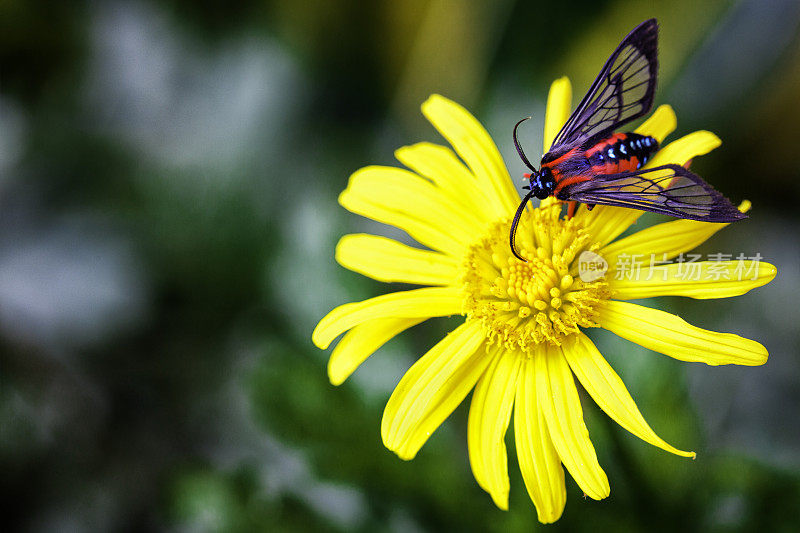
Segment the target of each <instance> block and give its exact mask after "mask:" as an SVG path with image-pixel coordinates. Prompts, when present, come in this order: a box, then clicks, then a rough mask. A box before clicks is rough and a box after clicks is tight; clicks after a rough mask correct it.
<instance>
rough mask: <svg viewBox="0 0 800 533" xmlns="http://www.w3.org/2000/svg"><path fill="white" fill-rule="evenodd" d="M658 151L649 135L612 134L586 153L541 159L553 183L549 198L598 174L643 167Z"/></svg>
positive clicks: (616, 172) (548, 156) (656, 144)
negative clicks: (554, 186) (551, 194)
mask: <svg viewBox="0 0 800 533" xmlns="http://www.w3.org/2000/svg"><path fill="white" fill-rule="evenodd" d="M656 151H658V141H657V140H656V139H655V138H654V137H650V136H649V135H639V134H638V133H615V134H613V135H611V136H609V137H606V138H605V139H601V140H600V141H598V142H597V143H595V144H594V145H592V146H591V147H589V148H587V149H586V150H583V151H581V150H580V149H578V148H573V149H571V150H569V151H568V152H566V153H564V154H563V155H559V156H558V157H555V158H554V157H553V156H552V155H551V154H547V155H546V156H545V157H544V158H542V167H543V168H544V167H548V168H549V169H550V170H551V172H552V173H553V177H554V178H555V180H556V188H555V190H554V191H553V196H556V197H559V193H560V192H561V191H562V189H563V188H564V187H567V186H569V185H572V184H574V183H579V182H582V181H588V180H590V179H592V176H597V175H599V174H618V173H620V172H629V171H633V170H637V169H639V168H641V167H642V166H644V164H645V163H647V161H648V160H650V158H651V157H652V156H653V154H654V153H656Z"/></svg>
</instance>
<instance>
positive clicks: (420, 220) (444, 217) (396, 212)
mask: <svg viewBox="0 0 800 533" xmlns="http://www.w3.org/2000/svg"><path fill="white" fill-rule="evenodd" d="M339 203H340V204H342V205H343V206H344V207H345V208H347V209H349V210H350V211H352V212H354V213H358V214H360V215H364V216H366V217H369V218H372V219H374V220H378V221H380V222H385V223H387V224H392V225H394V226H397V227H399V228H401V229H404V230H406V231H407V232H409V234H412V231H414V230H416V229H417V226H418V225H421V226H423V227H424V228H427V229H428V230H429V231H430V232H435V234H436V235H437V237H438V239H436V240H435V242H433V243H432V244H431V247H434V248H436V249H439V250H442V251H445V252H449V253H451V254H453V255H459V256H460V253H462V252H463V249H464V247H465V246H467V245H469V244H471V243H472V241H474V240H475V235H476V234H478V235H479V234H480V232H481V231H483V229H484V228H483V226H481V225H480V224H478V222H477V221H476V219H475V218H474V217H473V216H471V215H470V213H468V212H466V211H465V210H464V209H463V208H462V207H460V206H459V205H458V204H456V203H455V202H454V201H453V200H452V199H451V198H449V197H448V196H447V195H445V194H443V193H442V192H441V191H440V190H438V189H437V188H436V187H435V186H434V185H433V184H432V183H431V182H429V181H427V180H425V179H423V178H421V177H419V176H417V175H416V174H414V173H412V172H409V171H407V170H403V169H400V168H392V167H380V166H371V167H366V168H362V169H360V170H358V171H356V172H355V173H354V174H353V175H352V176H350V183H349V184H348V186H347V189H345V191H344V192H342V194H341V195H340V196H339ZM406 220H408V222H407V223H406V222H405V221H406ZM412 237H414V238H417V235H415V234H412ZM421 238H427V234H426V233H423V234H422V235H421ZM439 241H444V242H439ZM420 242H422V243H423V244H426V245H429V243H427V242H423V241H421V240H420Z"/></svg>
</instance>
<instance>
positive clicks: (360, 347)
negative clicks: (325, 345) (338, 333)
mask: <svg viewBox="0 0 800 533" xmlns="http://www.w3.org/2000/svg"><path fill="white" fill-rule="evenodd" d="M423 320H425V318H424V317H423V318H419V317H415V318H376V319H375V320H368V321H366V322H364V323H363V324H359V325H358V326H356V327H354V328H353V329H351V330H350V331H348V332H347V333H345V334H344V336H343V337H342V340H340V341H339V343H338V344H337V345H336V348H334V349H333V352H331V358H330V359H329V360H328V379H329V380H330V382H331V383H332V384H334V385H341V384H342V383H344V380H346V379H347V378H348V377H349V376H350V374H352V373H353V372H354V371H355V369H356V368H358V365H360V364H361V363H363V362H364V361H366V359H367V357H369V356H370V355H372V354H373V353H375V350H377V349H378V348H380V347H381V346H383V345H384V344H386V342H388V341H389V340H390V339H392V338H393V337H395V336H396V335H397V334H399V333H401V332H403V331H405V330H407V329H408V328H410V327H411V326H415V325H417V324H419V323H420V322H422V321H423Z"/></svg>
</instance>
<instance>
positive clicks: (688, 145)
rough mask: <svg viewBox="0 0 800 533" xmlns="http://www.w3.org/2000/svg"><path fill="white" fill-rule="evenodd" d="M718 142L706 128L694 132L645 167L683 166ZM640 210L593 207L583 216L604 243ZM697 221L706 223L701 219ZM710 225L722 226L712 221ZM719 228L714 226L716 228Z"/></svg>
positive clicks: (618, 232)
mask: <svg viewBox="0 0 800 533" xmlns="http://www.w3.org/2000/svg"><path fill="white" fill-rule="evenodd" d="M720 143H721V141H720V140H719V137H717V136H716V135H714V134H713V133H711V132H710V131H695V132H694V133H690V134H689V135H686V136H684V137H681V138H680V139H678V140H676V141H674V142H671V143H670V144H668V145H667V146H665V147H663V148H662V149H661V150H659V151H658V152H657V153H656V155H655V156H653V159H651V160H650V161H649V162H648V163H647V165H645V168H653V167H657V166H659V165H664V164H667V163H673V164H676V165H684V164H685V163H686V162H687V161H689V160H690V159H693V158H695V157H698V156H701V155H703V154H707V153H708V152H710V151H711V150H713V149H714V148H716V147H717V146H719V145H720ZM643 213H644V211H640V210H638V209H627V208H624V207H608V206H597V207H596V208H595V209H594V210H593V211H591V212H589V213H588V214H587V219H588V220H590V224H589V231H590V232H591V234H592V235H594V236H595V241H596V242H599V243H600V244H601V245H604V244H607V243H609V242H611V241H612V240H614V239H616V238H617V237H619V236H620V235H621V234H622V233H623V232H624V231H625V230H627V229H628V228H629V227H630V226H631V225H632V224H634V223H635V222H636V221H637V220H639V217H640V216H642V214H643ZM693 222H696V221H693ZM701 224H708V223H707V222H701ZM714 226H722V225H721V224H714ZM719 229H720V228H717V230H719Z"/></svg>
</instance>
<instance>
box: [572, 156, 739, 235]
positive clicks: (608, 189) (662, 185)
mask: <svg viewBox="0 0 800 533" xmlns="http://www.w3.org/2000/svg"><path fill="white" fill-rule="evenodd" d="M563 192H564V194H566V196H567V197H568V199H569V200H577V201H578V202H582V203H585V204H590V205H591V204H600V205H612V206H617V207H629V208H631V209H641V210H643V211H652V212H654V213H662V214H664V215H669V216H673V217H678V218H688V219H690V220H702V221H705V222H733V221H735V220H739V219H742V218H747V217H746V216H745V215H744V214H743V213H741V212H740V211H739V210H738V209H737V208H736V206H734V205H733V204H732V203H731V202H730V201H729V200H728V199H727V198H725V197H724V196H722V194H720V193H719V192H717V191H716V190H715V189H714V188H713V187H712V186H711V185H709V184H708V183H706V182H705V181H703V179H702V178H700V177H699V176H696V175H694V174H692V173H691V172H689V171H688V170H686V169H685V168H683V167H682V166H680V165H664V166H660V167H655V168H649V169H641V170H636V171H633V172H621V173H619V174H601V175H598V176H593V177H592V179H590V180H589V181H585V182H582V183H576V184H573V185H570V186H567V187H565V188H564V191H563Z"/></svg>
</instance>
